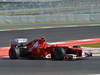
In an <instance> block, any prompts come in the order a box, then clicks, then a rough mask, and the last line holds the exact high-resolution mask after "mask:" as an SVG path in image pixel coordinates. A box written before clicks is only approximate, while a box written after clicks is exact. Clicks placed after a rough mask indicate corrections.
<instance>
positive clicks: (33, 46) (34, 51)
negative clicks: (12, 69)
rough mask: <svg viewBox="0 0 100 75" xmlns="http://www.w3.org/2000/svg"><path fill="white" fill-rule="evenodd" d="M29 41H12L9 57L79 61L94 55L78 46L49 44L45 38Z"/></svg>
mask: <svg viewBox="0 0 100 75" xmlns="http://www.w3.org/2000/svg"><path fill="white" fill-rule="evenodd" d="M26 41H27V39H23V38H22V39H15V40H12V41H11V48H10V50H9V57H10V58H11V59H18V58H33V59H38V58H43V59H54V60H64V59H67V60H69V59H79V58H85V57H88V56H92V53H90V54H89V53H85V52H84V51H83V50H82V49H81V48H79V47H78V46H74V47H69V46H67V45H66V44H60V42H58V43H49V42H46V41H45V39H44V38H39V39H35V40H33V41H31V42H29V43H26Z"/></svg>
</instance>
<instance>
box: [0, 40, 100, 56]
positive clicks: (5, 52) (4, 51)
mask: <svg viewBox="0 0 100 75" xmlns="http://www.w3.org/2000/svg"><path fill="white" fill-rule="evenodd" d="M32 43H33V42H30V43H29V44H27V46H28V47H31V46H32ZM89 43H100V38H94V39H87V40H75V41H66V42H59V43H56V44H52V45H49V46H66V45H80V44H89ZM43 46H45V45H44V44H41V46H39V47H40V48H41V47H43ZM44 48H45V47H44ZM8 52H9V47H7V48H0V57H2V56H8ZM44 54H47V52H45V53H44Z"/></svg>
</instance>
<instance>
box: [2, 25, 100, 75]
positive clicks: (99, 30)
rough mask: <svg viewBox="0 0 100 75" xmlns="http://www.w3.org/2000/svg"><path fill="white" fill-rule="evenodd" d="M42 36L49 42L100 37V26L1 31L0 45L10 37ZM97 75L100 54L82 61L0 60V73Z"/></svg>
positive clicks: (3, 74)
mask: <svg viewBox="0 0 100 75" xmlns="http://www.w3.org/2000/svg"><path fill="white" fill-rule="evenodd" d="M40 36H43V37H45V38H47V39H48V40H49V41H65V40H66V41H67V40H76V39H87V38H97V37H100V27H99V26H95V27H76V28H70V27H69V28H57V29H56V28H53V29H34V30H24V31H1V32H0V45H1V47H5V46H8V42H9V40H11V39H14V38H19V37H26V38H29V40H32V39H34V38H36V37H40ZM91 74H100V57H91V58H88V59H84V60H73V61H67V60H64V61H53V60H27V59H23V60H21V59H19V60H10V59H9V58H2V57H1V59H0V75H91Z"/></svg>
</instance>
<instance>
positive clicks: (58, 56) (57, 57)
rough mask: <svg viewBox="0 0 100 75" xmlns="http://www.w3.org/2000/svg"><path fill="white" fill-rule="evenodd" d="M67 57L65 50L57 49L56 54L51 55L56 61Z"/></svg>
mask: <svg viewBox="0 0 100 75" xmlns="http://www.w3.org/2000/svg"><path fill="white" fill-rule="evenodd" d="M64 55H65V50H64V48H60V47H57V48H55V50H54V52H53V53H51V58H52V59H54V60H63V59H64Z"/></svg>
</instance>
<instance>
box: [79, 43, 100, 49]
mask: <svg viewBox="0 0 100 75" xmlns="http://www.w3.org/2000/svg"><path fill="white" fill-rule="evenodd" d="M81 46H82V47H94V48H100V43H93V44H83V45H81Z"/></svg>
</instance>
